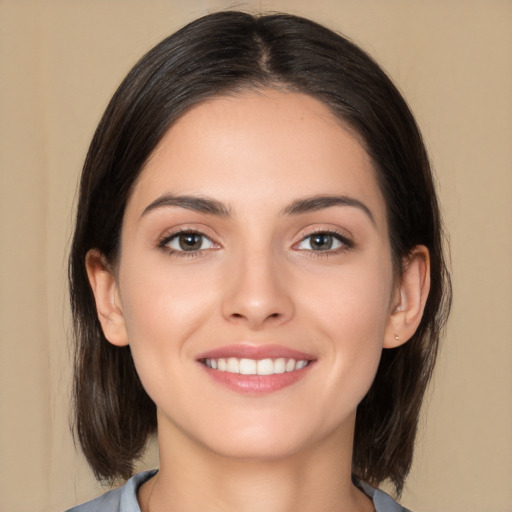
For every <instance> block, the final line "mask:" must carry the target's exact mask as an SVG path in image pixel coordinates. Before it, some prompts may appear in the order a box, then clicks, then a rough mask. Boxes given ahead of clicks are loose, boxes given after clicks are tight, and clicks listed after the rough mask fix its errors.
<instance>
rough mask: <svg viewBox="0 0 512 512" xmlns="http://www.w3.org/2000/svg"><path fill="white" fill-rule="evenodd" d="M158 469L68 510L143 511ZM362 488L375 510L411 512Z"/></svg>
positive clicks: (383, 495)
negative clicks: (140, 493) (145, 488)
mask: <svg viewBox="0 0 512 512" xmlns="http://www.w3.org/2000/svg"><path fill="white" fill-rule="evenodd" d="M157 471H158V470H156V469H153V470H151V471H144V472H143V473H138V474H137V475H135V476H134V477H132V478H130V480H128V481H127V482H126V483H125V484H124V485H123V486H122V487H119V489H114V490H113V491H109V492H106V493H105V494H103V496H100V497H99V498H96V499H95V500H92V501H89V502H87V503H84V504H83V505H78V506H76V507H73V508H70V509H69V510H67V511H66V512H141V510H140V507H139V503H138V502H137V490H138V489H139V487H140V486H141V485H142V484H143V483H144V482H146V481H147V480H149V479H150V478H151V477H152V476H154V475H155V473H156V472H157ZM358 485H359V487H360V488H361V490H362V491H363V492H364V493H365V494H366V495H367V496H368V497H369V498H371V499H372V500H373V506H374V507H375V512H410V511H409V510H407V509H406V508H404V507H402V506H401V505H399V504H398V503H397V502H396V501H395V500H394V499H393V498H392V497H391V496H389V495H388V494H386V493H385V492H384V491H381V490H380V489H374V488H373V487H371V486H369V485H368V484H366V483H364V482H358Z"/></svg>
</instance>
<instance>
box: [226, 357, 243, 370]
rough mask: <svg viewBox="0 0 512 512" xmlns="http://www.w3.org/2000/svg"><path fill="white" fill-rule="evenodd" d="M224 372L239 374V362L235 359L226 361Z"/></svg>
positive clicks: (231, 358)
mask: <svg viewBox="0 0 512 512" xmlns="http://www.w3.org/2000/svg"><path fill="white" fill-rule="evenodd" d="M226 371H228V372H229V373H240V362H239V361H238V359H237V358H236V357H230V358H229V359H228V364H227V368H226Z"/></svg>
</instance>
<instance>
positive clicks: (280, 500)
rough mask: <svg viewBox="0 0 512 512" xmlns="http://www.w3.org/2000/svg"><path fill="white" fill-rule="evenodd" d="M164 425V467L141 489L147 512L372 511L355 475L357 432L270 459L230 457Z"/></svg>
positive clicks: (143, 504)
mask: <svg viewBox="0 0 512 512" xmlns="http://www.w3.org/2000/svg"><path fill="white" fill-rule="evenodd" d="M176 434H177V432H176V431H174V432H172V435H166V432H165V431H162V429H161V430H160V431H159V446H160V470H159V472H158V473H157V475H156V476H155V477H153V478H152V479H151V480H149V481H148V482H146V484H144V485H143V486H142V487H141V489H140V491H139V502H140V504H141V510H142V512H196V511H197V510H208V511H209V512H217V511H218V512H220V511H224V512H225V511H234V510H236V511H237V512H261V510H265V511H266V512H292V511H293V512H311V511H315V512H334V511H341V510H343V511H347V512H349V511H350V512H363V511H364V512H369V511H372V510H374V508H373V505H372V504H371V501H370V500H369V499H368V498H367V497H366V496H365V495H364V494H363V493H362V492H361V491H359V490H358V489H357V488H356V487H355V486H353V484H352V480H351V458H352V446H351V443H352V436H351V435H350V434H349V435H348V436H347V435H346V433H344V432H337V433H335V434H333V435H332V436H330V438H329V439H325V440H323V442H322V443H320V444H319V445H316V446H314V447H310V448H308V449H304V450H302V451H301V452H300V453H295V454H291V455H289V456H287V457H282V458H279V459H271V460H269V459H268V458H267V459H264V460H257V459H250V460H248V459H237V458H231V457H224V456H222V455H219V454H216V453H213V452H212V451H210V450H209V449H207V448H205V447H204V446H201V445H199V444H197V443H195V442H194V441H193V440H191V439H189V438H187V437H186V436H183V435H181V436H180V435H176Z"/></svg>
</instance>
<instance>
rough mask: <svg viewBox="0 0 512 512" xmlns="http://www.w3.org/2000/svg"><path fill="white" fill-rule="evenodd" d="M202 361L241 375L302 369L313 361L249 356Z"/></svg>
mask: <svg viewBox="0 0 512 512" xmlns="http://www.w3.org/2000/svg"><path fill="white" fill-rule="evenodd" d="M201 362H202V363H203V364H205V365H206V366H207V367H208V368H212V369H213V370H217V371H219V372H228V373H239V374H240V375H279V374H282V373H286V372H295V371H297V370H302V369H303V368H305V367H306V366H308V365H309V364H310V363H311V360H308V359H299V360H296V359H293V358H290V359H286V358H284V357H279V358H277V359H271V358H266V359H247V358H237V357H228V358H222V357H221V358H218V359H214V358H205V359H202V360H201Z"/></svg>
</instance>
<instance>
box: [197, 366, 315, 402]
mask: <svg viewBox="0 0 512 512" xmlns="http://www.w3.org/2000/svg"><path fill="white" fill-rule="evenodd" d="M200 364H201V366H203V368H204V370H205V371H206V373H207V374H208V375H209V376H210V378H212V379H213V380H214V381H215V382H218V383H219V384H222V385H223V386H225V387H227V388H229V389H231V390H232V391H236V392H237V393H242V394H247V395H263V394H267V393H273V392H275V391H279V390H280V389H283V388H286V387H288V386H292V385H293V384H295V383H296V382H298V381H299V380H301V379H303V378H304V377H305V376H306V375H307V373H308V372H309V370H310V368H311V367H312V366H313V362H312V361H311V362H310V363H309V364H308V365H307V366H305V367H304V368H301V369H300V370H294V371H293V372H285V373H275V374H273V375H242V374H240V373H230V372H222V371H219V370H214V369H213V368H209V367H208V366H206V365H205V364H202V363H200Z"/></svg>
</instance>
